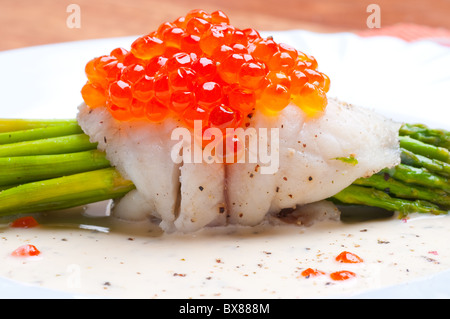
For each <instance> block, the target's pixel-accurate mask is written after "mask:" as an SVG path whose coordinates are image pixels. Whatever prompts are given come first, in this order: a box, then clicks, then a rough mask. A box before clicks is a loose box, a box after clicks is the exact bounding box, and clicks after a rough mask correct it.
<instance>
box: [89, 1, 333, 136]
mask: <svg viewBox="0 0 450 319" xmlns="http://www.w3.org/2000/svg"><path fill="white" fill-rule="evenodd" d="M317 68H318V64H317V60H316V59H315V58H314V57H313V56H311V55H308V54H305V53H303V52H301V51H298V50H296V49H295V48H293V47H291V46H289V45H288V44H284V43H277V42H275V40H274V39H273V38H272V37H262V36H261V35H260V34H259V32H258V31H257V30H255V29H253V28H246V29H239V28H236V27H234V26H232V25H231V24H230V21H229V18H228V16H227V15H226V14H225V13H224V12H222V11H220V10H218V11H214V12H211V13H208V12H206V11H204V10H201V9H196V10H191V11H189V12H188V13H187V14H186V15H184V16H180V17H179V18H177V19H175V20H174V21H171V22H170V21H169V22H164V23H162V24H161V25H160V26H159V27H158V28H157V30H156V31H153V32H150V33H148V34H146V35H143V36H141V37H138V38H137V39H136V40H135V41H134V42H133V43H132V44H131V47H130V49H129V50H126V49H124V48H116V49H114V50H112V51H111V52H110V54H109V55H102V56H99V57H97V58H94V59H92V60H91V61H89V62H88V63H87V64H86V67H85V73H86V77H87V82H86V84H85V85H84V86H83V87H82V89H81V94H82V97H83V100H84V101H85V103H86V104H87V105H88V106H89V107H92V108H95V107H102V106H106V107H107V108H108V110H109V111H110V112H111V114H112V116H113V117H114V118H115V119H117V120H119V121H129V120H133V119H141V120H142V119H145V120H147V121H150V122H158V121H163V120H164V119H165V118H166V117H167V116H171V115H174V116H177V117H178V118H179V119H181V120H182V121H183V122H184V123H185V124H186V126H188V127H193V122H194V121H195V120H202V121H203V122H204V123H202V127H204V128H206V127H219V128H222V129H223V128H226V127H227V126H230V127H237V126H244V124H245V125H247V124H248V123H245V121H243V119H245V118H250V117H251V114H252V113H253V112H255V111H258V110H261V111H262V112H264V113H265V114H266V115H276V114H277V113H278V112H280V111H281V110H283V109H284V108H285V107H286V106H287V105H288V104H289V103H293V104H295V105H297V106H298V107H299V108H300V109H302V110H303V111H304V112H305V114H306V115H307V116H308V117H316V116H320V115H321V114H323V112H324V111H325V108H326V105H327V98H326V93H327V92H328V90H329V87H330V79H329V78H328V77H327V76H326V75H325V74H324V73H322V72H320V71H318V70H317Z"/></svg>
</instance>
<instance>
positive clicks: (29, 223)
mask: <svg viewBox="0 0 450 319" xmlns="http://www.w3.org/2000/svg"><path fill="white" fill-rule="evenodd" d="M9 226H10V227H15V228H32V227H36V226H39V223H38V222H37V221H36V219H34V217H33V216H25V217H20V218H17V219H16V220H14V221H13V222H12V223H11V224H10V225H9Z"/></svg>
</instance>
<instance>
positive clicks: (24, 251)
mask: <svg viewBox="0 0 450 319" xmlns="http://www.w3.org/2000/svg"><path fill="white" fill-rule="evenodd" d="M40 253H41V252H40V251H39V250H38V249H37V248H36V246H34V245H30V244H26V245H22V246H20V247H19V248H17V249H16V250H14V251H13V252H12V253H11V255H12V256H15V257H29V256H37V255H39V254H40Z"/></svg>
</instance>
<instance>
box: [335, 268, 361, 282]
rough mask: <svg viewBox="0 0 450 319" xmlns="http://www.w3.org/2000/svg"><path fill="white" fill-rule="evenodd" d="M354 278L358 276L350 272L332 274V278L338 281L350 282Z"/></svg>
mask: <svg viewBox="0 0 450 319" xmlns="http://www.w3.org/2000/svg"><path fill="white" fill-rule="evenodd" d="M354 277H356V274H355V273H354V272H353V271H349V270H339V271H335V272H332V273H331V274H330V278H331V279H333V280H337V281H342V280H348V279H352V278H354Z"/></svg>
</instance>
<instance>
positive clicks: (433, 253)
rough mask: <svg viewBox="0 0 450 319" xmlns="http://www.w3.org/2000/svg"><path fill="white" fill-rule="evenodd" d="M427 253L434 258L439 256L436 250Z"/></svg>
mask: <svg viewBox="0 0 450 319" xmlns="http://www.w3.org/2000/svg"><path fill="white" fill-rule="evenodd" d="M428 253H429V254H432V255H436V256H437V255H439V254H438V252H437V251H436V250H430V251H429V252H428Z"/></svg>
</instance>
